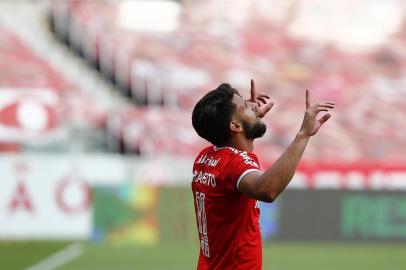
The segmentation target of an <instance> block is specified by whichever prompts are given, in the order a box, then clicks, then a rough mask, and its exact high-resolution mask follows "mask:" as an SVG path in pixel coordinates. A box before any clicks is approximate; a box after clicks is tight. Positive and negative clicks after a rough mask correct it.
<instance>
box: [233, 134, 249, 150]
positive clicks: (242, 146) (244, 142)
mask: <svg viewBox="0 0 406 270" xmlns="http://www.w3.org/2000/svg"><path fill="white" fill-rule="evenodd" d="M230 146H231V147H233V148H236V149H238V150H240V151H246V152H252V151H253V150H254V140H248V139H246V138H241V137H238V138H234V139H233V140H231V143H230Z"/></svg>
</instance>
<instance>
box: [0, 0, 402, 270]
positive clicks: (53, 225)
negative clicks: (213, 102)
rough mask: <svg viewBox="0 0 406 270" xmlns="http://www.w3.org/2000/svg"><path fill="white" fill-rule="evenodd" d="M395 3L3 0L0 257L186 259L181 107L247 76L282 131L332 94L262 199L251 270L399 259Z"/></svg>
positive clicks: (67, 265)
mask: <svg viewBox="0 0 406 270" xmlns="http://www.w3.org/2000/svg"><path fill="white" fill-rule="evenodd" d="M405 11H406V2H405V1H400V0H374V1H366V0H329V1H323V0H183V1H168V0H167V1H165V0H162V1H161V0H134V1H118V0H117V1H107V0H99V1H96V0H93V1H90V0H89V1H79V0H55V1H51V0H49V1H39V0H38V1H28V0H27V1H22V0H21V1H20V0H15V1H0V152H1V154H0V269H5V270H8V269H30V270H44V269H153V270H155V269H156V270H161V269H177V270H180V269H194V268H195V264H196V260H197V255H198V248H199V247H198V241H197V237H196V229H195V217H194V212H193V204H192V196H191V193H190V190H189V187H190V184H189V183H190V180H191V166H192V162H193V158H194V155H195V154H196V153H197V151H198V150H199V149H200V148H201V147H203V146H204V145H205V142H204V141H202V140H201V139H199V138H198V137H197V135H195V133H194V131H193V128H192V127H191V120H190V116H191V109H192V108H193V105H194V104H195V102H196V101H197V100H198V99H199V97H201V96H202V95H203V94H204V93H205V92H206V91H208V90H211V89H214V88H215V87H216V86H217V85H218V84H219V83H221V82H224V81H226V82H230V83H231V84H232V85H234V86H236V87H237V88H239V89H240V90H241V92H243V93H245V94H247V92H248V91H249V79H250V78H255V79H256V82H257V87H258V88H260V89H263V90H265V91H269V93H270V94H271V96H272V98H273V99H274V100H275V101H276V103H277V105H276V108H275V109H274V110H273V112H272V113H271V115H270V116H268V118H267V119H266V121H267V123H268V126H269V130H270V132H268V133H267V135H266V137H264V138H262V139H260V140H258V142H257V144H256V149H255V152H257V153H258V155H259V157H260V160H262V165H263V166H264V167H266V166H269V165H270V164H272V162H273V161H274V160H275V159H276V158H277V157H278V155H280V154H281V152H282V151H283V150H284V149H285V147H286V146H287V145H288V144H289V142H290V140H291V139H292V138H293V137H292V136H294V135H295V133H296V131H297V130H298V128H299V125H300V122H301V120H302V115H303V110H304V89H306V88H308V89H310V90H311V91H312V94H313V97H314V99H315V100H324V99H332V100H335V101H336V103H337V109H336V111H335V114H334V117H333V118H332V120H330V121H329V123H328V124H327V126H326V128H324V129H323V130H322V131H321V132H320V133H321V134H319V135H318V136H317V138H315V139H312V140H311V143H310V145H309V147H308V149H307V150H306V152H305V155H304V158H303V161H302V162H301V164H300V167H299V170H298V172H297V173H296V175H295V177H294V180H293V182H292V183H291V184H290V185H289V188H288V190H287V191H286V192H285V193H284V194H283V195H282V196H281V197H280V198H278V200H277V201H276V202H275V203H273V204H261V227H262V232H263V237H264V252H263V255H264V269H277V270H279V269H284V270H289V269H299V268H300V269H323V270H325V269H346V270H351V269H354V270H355V269H356V270H361V269H369V270H370V269H372V270H373V269H381V270H391V269H393V270H401V269H405V267H406V196H405V195H406V193H405V190H406V154H405V151H406V139H405V134H406V133H405V132H406V121H405V116H406V114H405V112H406V76H405V75H406V50H405V48H406V16H405Z"/></svg>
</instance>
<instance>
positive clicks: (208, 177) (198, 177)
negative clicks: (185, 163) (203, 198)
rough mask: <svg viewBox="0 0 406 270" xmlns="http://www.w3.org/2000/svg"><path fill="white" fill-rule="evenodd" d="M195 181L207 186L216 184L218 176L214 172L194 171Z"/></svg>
mask: <svg viewBox="0 0 406 270" xmlns="http://www.w3.org/2000/svg"><path fill="white" fill-rule="evenodd" d="M193 182H196V183H201V184H203V185H207V186H212V187H215V186H216V177H215V176H214V174H212V173H208V172H202V171H193Z"/></svg>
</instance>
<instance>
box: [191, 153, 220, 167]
mask: <svg viewBox="0 0 406 270" xmlns="http://www.w3.org/2000/svg"><path fill="white" fill-rule="evenodd" d="M219 161H220V158H219V159H214V158H213V157H208V156H207V155H202V156H201V157H200V158H199V160H198V161H197V162H196V163H197V164H207V165H208V166H210V167H216V166H217V164H218V163H219Z"/></svg>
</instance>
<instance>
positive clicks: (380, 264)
mask: <svg viewBox="0 0 406 270" xmlns="http://www.w3.org/2000/svg"><path fill="white" fill-rule="evenodd" d="M66 245H68V243H52V242H28V243H0V269H7V270H14V269H24V268H25V267H28V266H31V265H33V264H34V263H35V262H38V261H40V260H42V259H44V258H45V257H47V256H48V255H49V254H52V253H53V252H56V251H58V250H60V249H62V248H63V247H64V246H66ZM83 245H84V247H85V249H84V254H83V255H82V256H81V257H79V258H77V259H75V260H74V261H71V262H69V263H68V264H66V265H64V266H63V267H61V268H60V269H61V270H92V269H98V270H104V269H106V270H107V269H114V270H116V269H118V270H126V269H132V270H133V269H136V270H138V269H141V270H142V269H146V270H161V269H162V270H171V269H176V270H186V269H195V264H196V260H197V253H198V250H197V248H198V246H197V245H190V244H172V245H161V246H159V247H156V248H134V247H112V246H107V245H95V244H89V243H84V244H83ZM263 255H264V259H263V262H264V263H263V266H264V267H263V269H264V270H267V269H271V270H273V269H275V270H281V269H282V270H293V269H294V270H298V269H300V270H307V269H309V270H310V269H311V270H336V269H337V270H338V269H340V270H343V269H344V270H363V269H365V270H404V269H406V244H405V243H403V244H402V243H399V244H396V243H328V242H327V243H326V242H271V244H267V245H266V246H264V251H263Z"/></svg>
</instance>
